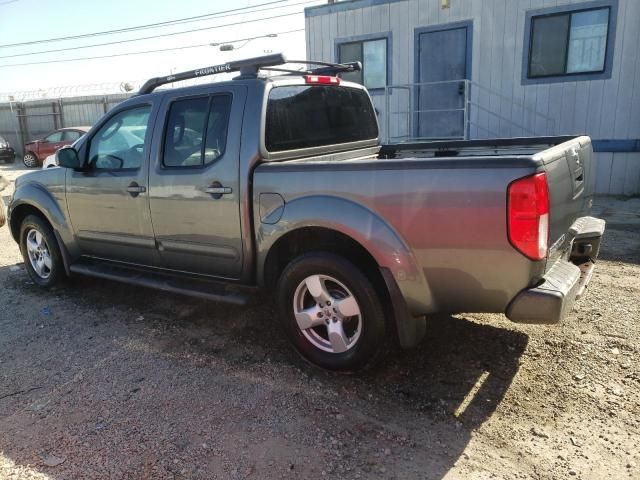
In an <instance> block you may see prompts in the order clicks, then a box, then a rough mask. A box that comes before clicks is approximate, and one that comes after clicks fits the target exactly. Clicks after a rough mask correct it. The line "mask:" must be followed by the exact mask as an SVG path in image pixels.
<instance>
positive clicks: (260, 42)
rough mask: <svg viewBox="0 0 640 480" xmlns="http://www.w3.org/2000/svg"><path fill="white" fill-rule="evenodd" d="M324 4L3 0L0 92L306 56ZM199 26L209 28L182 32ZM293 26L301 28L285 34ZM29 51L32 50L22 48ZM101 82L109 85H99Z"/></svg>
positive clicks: (135, 79)
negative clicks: (316, 13)
mask: <svg viewBox="0 0 640 480" xmlns="http://www.w3.org/2000/svg"><path fill="white" fill-rule="evenodd" d="M322 3H326V2H325V1H324V0H315V1H313V0H286V1H277V0H236V1H232V0H213V1H207V2H204V1H202V0H172V1H161V2H159V1H157V0H108V1H86V0H0V93H2V94H5V95H6V94H11V93H19V92H25V91H32V90H42V96H55V89H54V88H53V87H63V86H75V85H92V87H91V88H92V89H95V90H96V93H108V92H100V91H99V90H101V89H103V90H104V89H113V88H114V85H119V84H120V83H123V82H129V83H131V84H133V85H136V86H137V85H139V83H140V81H144V80H145V79H147V78H150V77H155V76H160V75H168V74H170V73H175V72H180V71H184V70H192V69H194V68H201V67H206V66H210V65H217V64H220V63H225V62H227V61H230V60H235V59H240V58H249V57H254V56H259V55H265V54H266V53H278V52H282V53H284V54H285V55H286V56H287V57H288V58H292V59H304V58H305V37H304V13H303V11H304V8H305V7H308V6H313V5H319V4H322ZM245 7H253V9H251V10H253V13H251V10H246V9H245V10H237V9H244V8H245ZM229 10H236V11H229ZM256 10H261V11H256ZM225 11H226V12H227V13H220V15H218V16H212V17H209V18H206V19H204V20H200V21H194V22H189V23H183V24H180V25H171V26H163V27H154V28H149V29H144V30H136V31H129V32H120V33H117V34H110V35H99V36H93V37H88V38H80V39H70V40H64V41H49V42H45V43H33V44H31V45H21V46H7V45H10V44H16V43H24V42H34V41H39V40H49V39H53V38H59V37H68V36H76V35H83V34H88V33H95V32H103V31H106V30H113V29H122V28H127V27H136V26H140V25H148V24H151V23H156V22H165V21H168V20H176V19H183V18H187V17H193V16H198V15H205V14H211V13H219V12H225ZM222 15H224V16H222ZM285 15H286V16H285ZM274 17H276V18H274ZM228 24H234V25H228ZM210 27H217V28H210ZM194 29H205V30H201V31H197V32H189V33H179V32H183V31H185V30H194ZM292 30H302V31H298V32H292V33H283V32H291V31H292ZM170 33H176V34H175V35H170V36H165V37H161V38H151V39H146V40H139V41H133V42H124V43H120V44H115V45H103V46H95V47H90V48H82V47H86V46H88V45H94V44H102V43H107V42H122V41H124V40H131V39H137V38H140V37H150V36H157V35H166V34H170ZM274 33H276V34H278V36H277V37H275V38H259V39H256V40H252V41H249V42H247V43H245V42H244V41H239V42H234V43H233V45H234V47H235V49H234V50H232V51H226V52H221V51H220V50H219V47H213V46H210V45H209V44H210V43H228V42H230V41H233V40H240V39H245V38H250V37H257V36H260V35H267V34H274ZM201 44H205V45H206V46H202V47H197V48H186V49H181V50H174V51H167V52H156V53H147V54H142V55H128V56H119V57H113V58H103V59H93V60H81V61H70V62H60V63H45V64H38V65H22V66H17V65H15V64H21V63H32V62H50V61H59V60H68V59H74V58H79V57H94V56H102V55H118V54H122V53H131V52H140V51H148V50H159V49H167V48H177V47H184V46H191V45H201ZM58 49H67V50H65V51H59V52H49V53H43V51H45V50H58ZM26 53H29V54H31V53H35V54H33V55H23V54H26ZM16 55H22V56H16ZM103 83H109V84H110V85H108V86H107V85H105V86H100V85H95V84H103ZM58 90H60V89H58ZM83 91H87V89H86V88H85V89H84V90H83ZM85 94H86V93H85ZM18 99H19V98H16V100H18Z"/></svg>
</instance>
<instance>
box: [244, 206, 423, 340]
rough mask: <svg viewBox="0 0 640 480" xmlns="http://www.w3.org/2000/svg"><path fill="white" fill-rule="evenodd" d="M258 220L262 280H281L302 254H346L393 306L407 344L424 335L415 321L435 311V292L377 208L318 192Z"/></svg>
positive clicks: (266, 283)
mask: <svg viewBox="0 0 640 480" xmlns="http://www.w3.org/2000/svg"><path fill="white" fill-rule="evenodd" d="M257 222H260V220H259V219H257ZM257 225H259V226H258V228H257V232H256V238H257V239H258V242H257V271H256V275H257V281H258V284H259V285H261V286H263V287H264V286H267V287H268V286H273V285H275V283H276V281H277V279H278V277H279V274H280V273H281V272H282V270H283V269H284V267H285V266H286V264H287V263H288V261H290V260H291V259H293V258H294V257H296V256H297V255H300V254H302V253H305V252H310V251H315V250H325V251H329V252H334V253H339V254H342V255H343V256H345V257H346V258H347V259H349V260H351V261H352V262H353V263H354V264H355V265H356V266H358V267H360V268H363V270H365V273H367V275H370V278H372V279H373V281H374V286H375V287H376V289H378V290H379V291H380V292H383V294H384V295H385V296H386V298H385V300H387V301H385V302H384V303H385V304H387V305H392V307H393V316H394V317H395V322H396V324H397V327H398V333H399V337H400V343H401V345H402V346H412V345H414V344H415V343H417V342H418V341H419V340H420V338H416V337H420V336H421V335H420V333H419V332H420V331H421V330H422V327H415V326H414V325H415V323H416V321H419V320H417V319H419V318H420V317H421V316H422V315H424V314H425V313H428V312H430V311H433V308H434V306H433V303H432V297H431V291H430V289H429V286H428V285H427V282H426V280H425V278H424V274H423V273H422V270H421V269H420V268H419V265H418V262H417V261H416V259H415V257H414V256H413V252H412V251H411V249H410V248H409V247H408V246H407V245H406V243H405V242H404V241H403V240H402V238H401V237H400V235H399V234H398V233H396V232H395V230H394V229H393V228H392V226H391V225H389V224H387V223H386V222H385V221H384V220H383V219H381V218H380V217H379V216H378V215H376V214H375V213H374V212H372V211H371V210H369V209H368V208H366V207H364V206H362V205H359V204H357V203H355V202H352V201H350V200H346V199H342V198H336V197H330V196H313V197H304V198H300V199H296V200H294V201H292V202H287V203H286V204H285V207H284V211H283V213H282V217H281V218H280V220H279V221H278V222H277V223H275V224H265V223H258V224H257ZM407 325H408V326H409V327H407ZM407 332H414V333H407ZM415 332H418V333H417V334H416V333H415Z"/></svg>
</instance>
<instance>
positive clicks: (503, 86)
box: [306, 0, 640, 195]
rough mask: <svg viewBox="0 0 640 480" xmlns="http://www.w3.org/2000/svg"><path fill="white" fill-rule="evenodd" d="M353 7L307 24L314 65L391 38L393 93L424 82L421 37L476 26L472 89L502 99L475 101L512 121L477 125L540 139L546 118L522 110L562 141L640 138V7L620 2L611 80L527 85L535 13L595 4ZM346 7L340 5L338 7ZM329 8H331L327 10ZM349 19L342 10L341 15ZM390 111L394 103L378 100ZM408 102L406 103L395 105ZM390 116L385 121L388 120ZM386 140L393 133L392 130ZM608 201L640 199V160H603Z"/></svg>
mask: <svg viewBox="0 0 640 480" xmlns="http://www.w3.org/2000/svg"><path fill="white" fill-rule="evenodd" d="M345 3H353V6H354V7H356V6H360V5H361V6H362V8H352V9H348V10H347V9H343V10H342V11H335V12H332V13H326V14H322V15H317V16H309V15H307V17H306V37H307V55H308V57H309V58H311V59H314V60H324V61H336V60H337V59H336V58H334V56H335V43H336V40H337V39H341V38H346V37H352V36H358V35H366V34H374V33H386V32H391V36H392V42H391V50H390V52H389V58H390V61H391V62H392V66H391V67H392V68H391V84H393V85H398V84H408V83H413V82H414V53H415V46H414V30H415V29H416V28H419V27H428V26H433V25H443V24H447V23H453V22H460V21H467V20H471V21H472V22H473V47H472V62H471V63H472V65H471V80H473V81H474V82H477V83H478V84H479V85H481V86H482V87H485V88H487V89H490V90H493V91H496V92H499V93H500V94H502V95H504V96H505V97H507V100H505V99H501V98H499V97H497V96H486V97H483V98H474V100H475V101H478V102H486V106H487V108H489V109H490V110H491V111H493V112H496V113H498V114H500V115H501V116H503V117H506V118H508V119H511V122H505V121H501V120H500V119H498V118H497V117H495V116H492V115H490V114H488V113H486V112H483V111H481V110H476V111H475V112H472V115H474V118H473V121H474V123H477V124H478V125H480V126H484V127H485V128H486V129H487V130H490V131H498V132H500V136H513V135H521V133H519V132H518V131H517V129H516V128H515V127H514V125H525V126H528V127H534V128H530V130H531V131H535V132H536V134H541V133H542V132H541V127H542V128H543V127H544V125H535V123H536V122H539V119H540V118H541V117H537V118H538V119H537V120H536V116H535V115H531V114H530V113H528V112H527V111H526V110H524V109H522V108H518V107H517V105H516V104H517V103H520V102H521V103H523V104H524V105H526V107H527V108H529V109H532V110H534V111H536V112H539V113H540V114H541V115H544V116H548V117H551V118H552V119H554V121H555V131H554V132H549V134H578V133H587V134H588V135H590V136H591V137H592V138H594V139H638V138H640V49H639V48H638V47H639V46H640V28H638V25H639V24H640V1H638V0H619V4H618V15H617V26H616V38H615V45H614V53H613V54H614V56H613V70H612V74H611V78H609V79H605V80H580V81H567V82H559V83H546V84H534V85H523V83H522V59H523V54H524V50H523V48H524V28H525V17H526V12H527V11H529V10H534V9H539V8H547V7H556V6H562V5H568V4H581V3H586V2H585V1H583V0H450V8H444V9H443V8H441V0H405V1H392V2H389V3H383V2H380V1H371V0H369V1H355V2H345ZM337 5H340V4H337ZM321 8H326V7H321ZM337 10H340V8H337ZM373 98H374V103H375V104H376V107H377V108H378V109H379V110H381V111H383V110H384V107H385V106H384V96H382V95H377V96H374V97H373ZM393 101H396V102H401V101H402V100H401V98H400V95H398V96H397V97H396V99H395V100H392V103H391V106H392V108H393V107H394V104H393ZM384 117H385V115H380V118H381V119H384ZM383 131H384V130H383ZM596 158H597V161H598V183H597V190H598V193H602V194H626V195H634V194H635V195H637V194H640V153H598V154H597V155H596Z"/></svg>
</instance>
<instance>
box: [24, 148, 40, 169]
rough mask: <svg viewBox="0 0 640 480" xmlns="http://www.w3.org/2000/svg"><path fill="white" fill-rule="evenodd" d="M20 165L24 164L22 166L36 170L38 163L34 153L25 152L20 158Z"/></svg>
mask: <svg viewBox="0 0 640 480" xmlns="http://www.w3.org/2000/svg"><path fill="white" fill-rule="evenodd" d="M22 163H24V166H25V167H27V168H36V167H37V166H38V165H39V163H40V162H38V157H37V156H36V154H35V153H32V152H27V153H25V154H24V157H23V158H22Z"/></svg>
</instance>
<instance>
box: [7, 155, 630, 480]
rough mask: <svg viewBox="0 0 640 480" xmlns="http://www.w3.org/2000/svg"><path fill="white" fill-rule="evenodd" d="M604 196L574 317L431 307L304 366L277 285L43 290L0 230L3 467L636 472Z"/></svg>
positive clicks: (405, 474) (623, 224)
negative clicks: (238, 302)
mask: <svg viewBox="0 0 640 480" xmlns="http://www.w3.org/2000/svg"><path fill="white" fill-rule="evenodd" d="M22 171H23V170H20V169H19V168H17V167H4V166H3V167H0V174H5V175H7V176H8V177H9V178H15V176H16V175H19V174H20V173H22ZM11 188H12V186H10V187H8V188H7V189H6V190H5V191H4V192H3V193H2V195H3V196H4V197H5V200H6V199H8V196H9V195H10V192H11ZM595 210H596V212H595V213H596V214H597V215H600V216H602V217H604V218H606V219H607V221H608V227H607V232H606V237H605V242H604V245H603V248H602V251H601V261H599V262H598V266H597V268H596V273H595V275H594V278H593V281H592V283H591V285H590V287H589V289H588V291H587V294H586V295H585V297H584V298H582V299H581V300H580V301H579V303H578V304H577V306H576V309H575V310H574V312H573V313H572V314H571V315H570V317H569V318H568V319H567V321H565V322H564V323H562V324H561V325H558V326H519V325H515V324H512V323H510V322H509V321H507V320H506V319H505V318H504V317H503V316H502V315H455V316H440V317H435V318H432V319H431V320H430V324H429V331H428V336H427V338H426V340H425V341H424V343H423V344H422V345H420V347H419V348H417V349H415V350H413V351H409V352H403V353H400V354H398V355H396V356H393V357H392V358H389V359H388V361H387V362H386V363H385V364H384V365H382V366H381V367H380V368H379V369H377V370H375V371H373V372H369V373H367V374H366V375H362V376H351V377H345V376H338V375H332V374H328V373H324V372H321V371H318V370H316V369H313V368H311V367H308V366H306V365H304V364H303V363H302V362H301V361H300V360H299V359H298V357H297V356H296V355H295V354H294V353H293V352H292V351H291V350H290V349H289V346H288V344H287V343H286V341H285V340H284V339H283V338H282V335H281V334H280V332H279V330H278V328H277V327H276V324H275V318H274V317H275V313H274V309H273V307H272V306H271V305H270V304H269V302H268V301H264V302H262V304H258V305H256V306H253V307H250V308H245V309H242V308H236V307H230V306H228V305H223V304H216V303H211V302H206V301H201V300H194V299H191V298H186V297H182V296H177V295H170V294H166V293H160V292H155V291H151V290H147V289H144V288H134V287H131V286H126V285H121V284H118V283H112V282H107V281H99V280H93V279H86V278H77V279H75V280H73V281H72V282H70V283H68V284H67V285H65V286H63V287H60V288H58V289H56V290H54V291H42V290H40V289H38V288H37V287H36V286H35V285H33V284H32V283H31V282H30V281H29V279H28V277H27V274H26V272H25V271H24V269H23V268H22V264H21V262H22V259H21V257H20V254H19V251H18V248H17V246H16V245H15V243H14V242H13V240H12V239H11V238H10V234H9V231H8V229H7V227H3V228H1V229H0V292H1V299H2V304H1V308H0V478H1V479H3V480H4V479H74V480H76V479H84V478H87V479H100V478H113V479H120V478H123V479H146V478H149V479H174V478H175V479H213V478H225V479H226V478H232V479H235V478H255V479H276V478H323V477H330V478H348V479H358V478H361V479H375V478H385V479H387V478H390V479H392V478H395V479H405V478H421V479H442V478H445V479H448V480H451V479H490V478H495V479H528V478H531V479H563V478H570V479H593V480H602V479H615V480H618V479H624V478H636V479H640V370H639V355H638V354H639V353H640V352H639V350H640V348H639V343H638V338H640V335H639V334H640V326H639V323H638V317H639V314H640V308H639V303H640V302H639V299H640V199H630V200H614V199H601V200H599V201H598V203H597V205H596V208H595Z"/></svg>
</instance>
